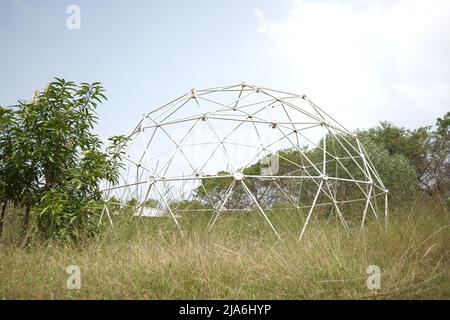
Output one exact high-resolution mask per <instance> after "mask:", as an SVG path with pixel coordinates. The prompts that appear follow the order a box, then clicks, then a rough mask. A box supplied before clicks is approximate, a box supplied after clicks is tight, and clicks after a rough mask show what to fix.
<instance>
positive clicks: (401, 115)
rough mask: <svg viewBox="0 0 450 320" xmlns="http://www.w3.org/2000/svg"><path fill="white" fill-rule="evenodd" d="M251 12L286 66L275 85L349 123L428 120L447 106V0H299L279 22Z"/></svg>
mask: <svg viewBox="0 0 450 320" xmlns="http://www.w3.org/2000/svg"><path fill="white" fill-rule="evenodd" d="M255 14H256V16H257V18H258V20H259V26H258V31H259V32H261V33H262V34H264V35H266V36H267V37H268V38H269V39H271V42H272V44H273V49H272V52H271V54H272V57H273V59H274V61H278V62H279V61H283V62H282V63H283V64H285V65H284V66H285V69H286V70H288V72H287V74H286V75H285V77H283V78H284V79H283V80H281V81H280V85H283V86H285V87H286V86H287V87H288V88H289V89H290V90H296V91H298V92H302V93H303V92H304V93H306V94H307V95H308V96H310V97H311V99H312V100H313V101H316V102H317V103H318V104H320V105H323V106H324V107H325V108H326V109H327V110H329V111H330V112H331V113H332V114H333V115H335V116H336V118H337V119H338V120H342V122H343V123H344V125H346V126H347V127H348V128H350V129H353V128H356V127H367V126H372V125H375V124H376V123H377V122H378V121H380V120H390V121H393V122H395V123H398V124H399V125H402V126H407V127H416V126H418V125H426V124H433V123H434V121H435V119H436V118H437V117H438V116H440V115H442V114H443V113H444V112H446V111H448V110H450V60H449V57H450V1H448V0H431V1H430V0H428V1H426V0H422V1H421V0H399V1H395V2H394V1H389V2H388V1H386V2H380V1H370V0H369V1H368V0H366V1H362V2H358V3H356V2H354V1H352V2H349V1H306V0H297V1H296V3H295V7H294V8H293V10H292V11H291V12H290V13H289V15H288V17H287V18H286V19H285V20H284V21H282V22H278V23H276V22H271V21H268V19H267V18H266V17H265V15H264V13H263V12H262V11H261V10H259V9H258V10H256V11H255ZM274 63H276V62H274Z"/></svg>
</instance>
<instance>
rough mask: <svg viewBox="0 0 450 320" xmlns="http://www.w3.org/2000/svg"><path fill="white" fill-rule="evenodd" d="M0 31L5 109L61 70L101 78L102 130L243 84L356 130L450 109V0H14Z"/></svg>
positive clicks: (413, 123) (421, 119)
mask: <svg viewBox="0 0 450 320" xmlns="http://www.w3.org/2000/svg"><path fill="white" fill-rule="evenodd" d="M71 4H75V5H78V6H79V8H80V10H81V25H80V27H81V28H80V29H79V30H70V29H68V28H67V26H66V20H67V18H68V17H69V14H67V12H66V10H67V7H68V6H69V5H71ZM0 26H1V28H0V39H1V49H0V104H1V105H10V104H14V103H15V102H16V101H17V100H18V99H28V98H30V97H31V95H32V93H33V91H34V90H36V89H39V88H43V87H44V86H45V84H46V83H48V82H49V81H51V79H52V78H53V77H55V76H57V77H64V78H66V79H69V80H74V81H88V82H89V81H101V82H102V83H103V84H104V86H105V88H106V90H107V95H108V97H109V100H108V102H107V103H105V104H104V106H102V107H101V109H100V110H99V113H100V119H99V127H98V128H97V130H98V132H99V133H100V134H101V135H102V136H105V135H112V134H120V133H125V132H126V131H127V130H128V128H129V127H131V126H132V125H133V124H134V123H135V122H136V121H137V120H138V118H139V117H140V116H141V115H142V114H143V113H144V112H147V111H150V110H151V109H153V108H155V107H157V106H158V105H160V104H162V103H164V102H166V101H168V100H170V99H172V98H174V97H176V96H179V95H180V94H182V93H184V92H185V91H187V90H189V89H191V88H193V87H197V88H201V87H210V86H217V85H223V84H231V83H239V82H241V81H246V82H249V83H254V84H258V85H263V86H266V87H273V88H275V89H282V90H290V91H294V92H298V93H301V94H306V95H308V96H309V97H310V98H311V99H312V100H313V101H315V102H316V103H317V104H319V105H320V106H322V107H323V108H324V109H326V110H327V111H329V112H330V113H331V114H332V115H333V116H335V118H337V119H338V120H339V121H340V122H342V123H343V124H344V125H346V126H347V127H348V128H349V129H355V128H357V127H359V128H361V127H369V126H373V125H376V124H377V123H378V122H379V121H381V120H388V121H391V122H394V123H396V124H398V125H400V126H406V127H409V128H414V127H417V126H421V125H428V124H434V122H435V119H436V118H437V117H439V116H441V115H442V114H444V113H445V112H446V111H449V110H450V61H449V57H450V1H448V0H422V1H420V0H399V1H370V0H365V1H325V0H323V1H320V0H317V1H312V0H310V1H306V0H296V1H295V0H281V1H257V0H247V1H238V0H233V1H220V2H219V1H207V0H198V1H193V0H192V1H182V0H179V1H106V0H103V1H76V0H74V1H31V0H30V1H26V0H5V1H2V2H1V3H0Z"/></svg>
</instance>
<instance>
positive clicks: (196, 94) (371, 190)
mask: <svg viewBox="0 0 450 320" xmlns="http://www.w3.org/2000/svg"><path fill="white" fill-rule="evenodd" d="M233 91H235V92H239V96H238V98H237V99H236V100H234V101H232V102H231V103H228V104H227V105H225V104H222V103H220V102H218V101H213V100H210V99H208V98H206V97H204V96H207V95H208V94H209V93H213V92H233ZM243 93H246V94H245V95H243ZM252 94H258V95H259V96H260V97H261V101H260V102H257V103H252V104H249V105H244V106H240V107H238V104H239V102H240V101H241V100H242V99H243V98H245V97H247V96H249V95H252ZM264 95H265V96H266V97H269V98H270V99H269V100H266V99H264ZM277 95H283V96H282V97H280V96H277ZM293 99H302V100H304V101H305V102H307V103H308V104H309V105H310V106H311V107H312V109H313V110H314V111H315V112H316V114H312V113H311V112H308V111H306V110H303V109H301V108H300V107H298V106H296V105H295V104H293V103H292V102H291V101H290V100H293ZM191 100H194V101H195V103H196V105H197V106H198V108H199V112H200V113H199V114H198V115H196V116H192V117H184V118H181V119H176V120H172V121H169V120H167V119H169V118H170V116H171V115H172V114H174V113H175V112H176V111H178V110H179V109H180V108H182V107H183V106H184V105H185V104H186V103H187V102H188V101H191ZM199 100H204V101H208V102H211V103H215V104H217V105H218V106H219V108H218V109H217V110H215V111H212V112H207V113H204V112H203V110H202V109H201V105H200V102H199ZM180 102H182V103H181V105H179V106H178V107H177V108H175V110H173V108H174V107H175V106H177V104H178V103H180ZM276 102H278V103H280V104H281V106H282V107H283V109H284V111H285V113H286V115H287V117H288V119H289V120H291V117H290V116H289V113H288V112H287V110H286V106H287V107H289V108H291V109H294V110H295V111H297V112H300V113H302V114H304V115H306V116H308V117H310V118H311V122H293V121H291V122H275V121H274V120H273V119H269V120H267V119H263V118H259V117H258V116H257V115H256V114H257V113H259V112H260V111H262V110H266V111H267V112H268V114H269V117H271V116H270V110H269V108H268V104H267V103H270V104H269V105H272V104H273V103H276ZM254 105H261V106H262V108H261V109H259V110H258V111H257V112H254V113H253V114H250V113H247V112H245V111H244V110H243V109H244V108H247V107H249V106H254ZM236 110H238V111H240V112H242V113H244V115H247V118H246V119H236V118H234V117H233V116H231V115H221V114H220V112H223V111H236ZM161 111H163V112H162V113H159V114H158V112H161ZM167 112H169V114H168V115H165V114H166V113H167ZM155 114H157V116H156V117H155V118H152V117H151V116H152V115H155ZM161 116H165V117H164V119H163V120H162V121H160V122H157V121H156V120H157V119H158V118H160V117H161ZM324 116H326V117H328V118H329V119H331V121H330V120H327V119H326V118H325V117H324ZM209 119H216V120H225V121H230V122H236V121H237V122H240V123H241V124H242V123H243V122H250V123H253V124H256V123H259V124H261V123H263V124H269V125H272V128H274V129H278V130H279V131H280V132H281V134H282V135H283V136H282V138H281V139H286V140H288V141H289V142H290V143H291V144H292V146H293V148H294V149H296V150H297V151H299V152H300V153H301V155H302V157H304V158H305V160H306V161H307V162H308V163H309V166H305V165H304V164H302V165H300V164H296V165H297V166H298V167H299V170H303V171H304V172H306V174H307V175H246V174H242V173H240V175H239V178H238V179H236V178H235V175H234V174H230V175H218V174H215V175H200V174H195V175H192V176H165V175H164V174H163V175H158V174H157V173H156V172H154V171H153V172H152V170H150V169H148V168H145V167H144V166H143V165H142V163H141V162H142V160H143V158H144V156H147V157H149V155H148V152H147V148H148V147H149V146H150V144H151V141H152V138H153V135H154V133H153V135H152V137H151V138H150V140H149V141H148V142H147V144H146V145H145V144H144V150H143V154H142V157H141V159H140V160H139V161H138V162H136V161H133V160H132V159H130V158H128V157H124V159H125V160H127V161H128V162H129V163H130V165H133V166H136V169H137V170H136V172H138V170H139V168H142V169H143V170H146V171H148V172H151V173H152V175H151V178H150V179H148V180H145V181H138V180H139V174H138V173H137V176H136V180H135V182H128V181H127V180H128V179H124V180H125V184H123V185H119V186H110V187H108V188H104V189H103V190H102V192H103V194H104V197H105V198H104V200H105V206H104V209H103V212H102V215H101V217H100V221H101V220H102V217H103V216H104V214H106V215H107V217H108V220H109V222H110V224H111V225H113V221H112V218H111V214H110V212H109V210H108V207H107V202H108V200H109V199H108V198H111V197H112V196H110V197H108V194H109V193H110V191H112V190H116V189H129V188H131V187H133V186H138V185H141V184H148V189H147V193H146V196H145V198H144V199H143V200H142V201H141V202H140V203H139V204H138V205H137V206H136V208H139V207H141V206H142V205H143V203H145V201H146V200H147V197H148V195H149V193H150V190H151V188H153V187H154V188H155V190H156V192H157V193H158V194H159V195H160V197H161V200H162V202H163V204H164V205H165V206H166V208H167V210H168V211H169V213H170V215H171V217H172V219H173V220H174V222H175V224H176V226H177V228H178V229H179V230H180V232H181V233H182V234H183V231H182V228H181V226H180V224H179V222H178V220H177V218H176V215H175V213H174V212H173V211H172V209H171V208H170V205H169V203H168V201H167V199H166V198H165V196H164V195H163V193H161V191H160V190H159V189H158V188H157V186H156V182H160V181H163V182H170V181H189V180H203V179H223V178H228V179H229V178H235V179H233V182H232V184H231V185H230V187H229V189H228V190H227V192H226V196H225V199H224V201H223V202H222V203H221V205H220V206H219V207H218V208H215V209H214V213H213V216H212V217H211V220H210V223H209V224H208V230H210V229H211V228H212V226H213V225H214V223H215V222H216V220H217V218H218V217H219V215H220V213H221V212H222V211H226V210H228V209H226V208H225V204H226V202H227V200H228V198H229V196H230V195H231V192H232V190H233V188H234V186H235V185H236V183H241V184H242V186H243V187H244V190H245V192H246V193H247V194H248V196H249V197H250V199H251V200H252V202H253V203H254V204H255V205H256V206H257V208H258V211H259V212H260V213H261V215H262V217H263V218H264V219H265V220H266V222H267V224H268V225H269V227H270V228H271V229H272V231H273V232H274V234H275V235H276V236H277V238H278V239H281V237H280V235H279V233H278V232H277V230H276V229H275V227H274V225H273V224H272V223H271V221H270V220H269V218H268V217H267V215H266V213H265V211H264V209H263V208H262V207H261V205H260V204H259V203H258V201H257V199H256V197H255V196H254V195H253V194H252V192H251V190H250V189H249V188H248V187H247V185H246V184H245V182H244V181H245V180H246V179H264V180H271V181H274V182H275V183H276V181H277V180H279V179H299V180H304V179H311V180H312V181H313V182H314V183H315V184H316V185H317V186H318V189H317V192H316V194H315V196H314V200H313V202H312V204H311V206H302V207H300V206H298V205H295V203H294V206H295V207H296V208H309V211H308V214H307V217H306V220H305V222H304V225H303V228H302V230H301V232H300V236H299V239H301V238H302V237H303V235H304V233H305V230H306V228H307V225H308V223H309V221H310V218H311V216H312V213H313V211H314V209H315V208H316V207H319V206H323V205H333V206H334V208H335V209H336V212H337V214H338V216H339V218H340V221H341V223H342V225H343V226H344V228H345V230H346V231H348V226H347V224H346V222H345V219H344V217H343V215H342V213H341V211H340V208H339V204H343V203H350V202H356V201H365V205H364V211H363V213H362V220H361V228H363V227H364V224H365V220H366V217H367V211H368V210H369V208H370V209H371V211H372V212H373V214H374V215H375V217H376V218H378V214H377V209H376V207H377V205H376V198H377V197H378V196H382V195H384V219H385V224H386V225H387V219H388V192H389V191H388V190H387V189H386V187H385V186H384V184H383V182H382V181H381V178H380V176H379V175H378V173H377V171H376V169H375V167H374V166H373V164H372V162H371V161H370V159H369V157H368V156H367V153H366V151H365V149H364V147H363V146H362V144H361V143H360V141H359V139H358V137H357V136H356V135H355V134H354V133H352V132H350V131H348V130H347V129H345V128H344V127H343V126H342V125H341V124H340V123H339V122H337V121H336V120H334V119H333V118H332V117H331V116H330V115H329V114H327V113H326V112H325V111H324V110H322V109H321V108H319V107H318V106H317V105H316V104H314V103H313V102H312V101H311V100H309V98H307V97H306V96H305V95H298V94H293V93H288V92H284V91H279V90H273V89H268V88H264V87H258V86H253V85H249V84H246V83H241V84H236V85H230V86H222V87H213V88H208V89H201V90H196V89H192V90H191V91H190V92H188V93H186V94H184V95H182V96H180V97H178V98H177V99H174V100H172V101H170V102H169V103H167V104H164V105H162V106H161V107H159V108H156V109H154V110H153V111H151V112H148V113H146V114H144V116H143V117H142V119H141V120H140V121H139V122H138V124H137V125H136V126H135V127H134V128H133V130H132V131H131V133H130V134H129V135H128V138H130V139H131V142H130V144H131V143H133V141H134V140H135V139H136V138H137V136H138V133H140V132H143V131H144V130H145V129H150V128H155V131H156V128H162V126H164V125H168V124H176V123H181V122H187V121H194V122H195V123H194V125H193V126H192V127H191V129H190V130H189V131H188V132H187V134H186V135H185V136H184V137H183V138H182V140H181V141H180V142H179V143H177V142H176V141H175V140H174V139H172V137H171V136H170V134H169V133H167V132H166V131H165V130H164V132H165V133H166V135H168V136H169V138H170V139H171V140H172V142H173V143H174V144H175V145H176V147H175V151H174V152H173V153H172V156H171V157H170V159H169V161H168V162H167V163H166V164H164V165H163V166H162V168H166V170H165V172H164V173H166V172H167V170H168V168H169V167H170V163H171V161H172V159H173V158H174V157H175V155H176V154H177V153H178V152H179V151H180V150H181V147H182V146H183V145H184V144H185V142H186V140H187V139H188V137H189V136H190V134H192V132H193V131H194V130H195V128H196V126H197V125H198V124H199V123H200V122H201V121H206V122H207V124H208V125H209V127H210V129H211V132H212V133H213V135H214V136H215V138H216V139H217V142H216V143H217V147H216V149H215V150H214V151H213V154H214V152H216V150H217V148H218V147H220V148H222V151H223V152H224V154H225V156H226V158H227V160H228V164H229V165H230V167H231V168H233V166H232V165H231V161H230V158H229V155H228V153H227V151H226V149H225V148H224V146H223V144H224V143H225V140H226V137H225V139H222V140H221V139H220V138H219V137H218V135H217V133H216V132H215V130H214V128H213V126H212V125H211V123H210V121H209ZM144 120H150V122H152V123H153V124H150V125H146V126H143V123H144ZM296 125H307V127H305V128H298V127H296ZM239 126H240V124H239V125H238V126H237V127H235V128H234V129H233V130H232V131H231V132H230V133H229V134H228V135H227V137H228V136H229V135H231V134H232V133H233V132H235V131H236V130H237V129H238V128H239ZM316 126H322V127H323V128H324V130H323V132H324V136H323V137H324V139H323V142H324V143H323V145H322V146H320V145H317V144H315V143H314V142H313V141H311V140H309V139H308V138H307V137H306V136H304V135H303V134H302V133H301V131H302V130H307V129H309V128H312V127H316ZM254 127H255V130H256V133H257V136H258V138H259V141H260V143H261V144H262V140H261V138H260V136H259V132H258V130H257V129H256V126H254ZM280 127H282V128H284V129H288V130H291V131H292V132H291V133H293V134H295V136H296V139H297V142H298V139H299V136H300V137H302V138H303V139H306V140H308V141H309V142H310V143H311V144H312V145H314V146H315V147H316V148H319V149H322V151H323V162H322V163H321V164H314V163H313V162H312V161H311V160H310V159H309V158H308V157H307V155H306V154H305V153H304V152H303V150H302V149H301V148H300V146H299V145H298V144H295V143H294V142H292V140H291V139H290V138H289V136H290V135H291V134H289V135H286V134H285V132H284V131H283V130H281V129H280ZM336 133H340V135H339V136H338V135H337V134H336ZM327 134H329V135H331V136H332V137H333V138H334V139H335V140H336V141H337V142H338V143H339V145H340V146H341V147H342V148H343V149H344V150H345V152H346V153H347V154H348V157H346V158H345V159H351V160H353V162H354V163H356V165H357V166H358V167H359V168H360V169H361V171H362V172H363V173H364V176H365V178H366V179H367V180H357V179H354V178H353V176H352V175H351V173H350V172H349V171H348V170H347V169H346V168H345V166H344V165H343V164H342V162H341V160H343V159H344V158H338V157H336V156H334V155H333V154H331V153H330V152H329V151H328V150H327V148H326V144H325V138H326V136H327ZM345 135H347V136H350V137H352V138H354V139H355V140H356V144H357V145H356V146H354V145H352V144H351V143H350V142H349V141H348V140H347V139H346V138H345ZM340 138H341V139H342V140H344V143H346V145H347V147H349V148H350V149H353V150H354V151H355V152H357V153H358V155H359V156H354V155H352V153H351V152H350V151H349V150H348V148H347V147H346V146H345V145H344V143H343V142H342V141H341V140H340ZM281 139H280V140H281ZM333 144H334V141H333ZM266 148H267V147H266ZM266 148H265V149H264V150H262V151H266V152H267V149H266ZM171 150H172V149H170V150H169V151H171ZM262 151H260V152H259V153H258V154H257V155H256V156H255V159H253V160H252V161H254V160H256V159H257V157H260V156H261V153H262ZM180 152H182V151H180ZM213 154H212V155H213ZM212 155H211V156H212ZM211 156H210V157H211ZM327 157H328V158H329V159H330V160H327ZM357 158H360V159H362V162H363V167H361V166H360V165H359V163H358V162H357V161H356V159H357ZM185 159H186V161H187V162H188V163H189V165H190V166H191V167H192V168H193V166H192V164H191V163H190V162H189V159H188V158H187V157H185ZM208 160H209V159H208ZM208 160H207V161H208ZM285 160H287V161H290V160H288V159H285ZM252 161H250V163H251V162H252ZM302 161H303V158H302ZM329 161H336V164H337V163H339V164H340V165H341V167H342V168H344V171H346V173H347V174H348V175H349V176H350V177H351V179H347V178H338V177H333V176H328V175H327V172H326V163H327V162H329ZM290 162H291V161H290ZM250 163H247V164H246V165H245V166H244V168H245V167H247V166H248V165H250ZM291 163H292V162H291ZM206 164H207V162H205V164H204V165H203V167H204V166H206ZM294 164H295V163H294ZM319 166H321V168H319ZM307 168H312V169H313V170H314V171H315V173H314V174H310V173H309V172H308V171H307V170H306V169H307ZM336 168H337V167H336ZM233 169H234V168H233ZM241 170H242V171H243V169H241ZM336 170H337V169H336ZM236 172H237V170H236ZM329 180H330V181H332V182H333V181H334V182H337V181H347V182H353V183H355V184H356V185H357V186H358V188H359V189H360V191H361V192H362V194H363V195H364V196H365V197H364V198H360V199H352V200H338V199H337V195H336V191H335V194H333V192H332V190H331V188H330V186H329V184H328V181H329ZM276 185H277V187H278V188H279V189H280V190H281V191H282V192H283V190H282V188H281V187H280V186H279V185H278V183H276ZM324 185H325V186H326V188H325V189H324ZM361 185H363V186H365V187H366V190H364V188H363V186H361ZM300 188H301V187H300ZM376 189H378V190H379V191H380V192H378V193H377V192H376ZM205 191H206V190H205ZM327 191H328V192H327ZM124 192H125V190H124ZM299 192H301V189H300V190H299ZM321 192H322V193H324V194H325V195H326V197H327V198H329V199H330V201H331V202H328V203H322V204H318V203H316V202H317V199H318V197H319V195H320V193H321ZM284 194H285V193H284ZM286 196H287V195H286ZM287 198H288V200H289V201H290V202H291V203H292V200H291V199H289V197H288V196H287ZM373 202H375V207H374V203H373ZM201 210H202V209H200V211H201ZM229 210H233V209H229ZM190 211H195V210H190Z"/></svg>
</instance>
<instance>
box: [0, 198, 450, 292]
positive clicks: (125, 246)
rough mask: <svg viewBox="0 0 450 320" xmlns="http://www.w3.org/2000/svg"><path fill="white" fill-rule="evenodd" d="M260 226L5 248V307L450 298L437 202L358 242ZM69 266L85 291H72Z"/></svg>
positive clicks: (337, 234)
mask: <svg viewBox="0 0 450 320" xmlns="http://www.w3.org/2000/svg"><path fill="white" fill-rule="evenodd" d="M252 219H253V218H252ZM254 219H255V220H249V219H236V217H228V218H227V217H225V218H224V220H222V221H221V222H220V223H219V224H218V225H217V226H216V227H215V228H214V229H213V230H212V231H211V232H210V233H206V232H204V231H203V230H204V228H203V227H204V225H202V222H201V221H200V222H199V223H198V224H197V225H190V226H189V227H188V228H187V231H186V233H185V235H184V236H180V234H179V233H178V232H177V231H176V230H175V229H174V228H173V227H172V225H171V222H170V221H165V220H164V218H159V219H158V218H145V219H142V220H141V219H136V218H134V219H130V217H123V218H122V219H116V224H115V227H114V228H107V229H106V230H105V232H104V233H103V234H102V235H101V236H99V237H98V238H97V239H94V240H90V241H88V242H86V243H83V244H73V245H66V246H64V245H61V244H55V243H39V244H37V243H34V244H31V245H30V246H29V247H28V248H26V249H20V248H18V247H17V246H16V245H13V244H11V243H8V241H4V243H3V244H1V247H0V261H1V263H0V298H2V299H5V298H6V299H29V298H31V299H55V298H58V299H74V298H77V299H78V298H81V299H92V298H93V299H111V298H119V299H337V298H339V299H391V298H393V299H438V298H444V299H449V298H450V214H449V213H448V211H447V209H446V208H445V207H444V206H442V203H439V201H434V200H420V201H418V202H417V203H414V204H411V205H409V206H404V207H403V208H401V207H399V208H394V209H392V210H391V213H390V218H389V223H388V226H387V228H386V227H385V225H384V221H383V219H379V220H375V219H371V220H370V221H369V222H368V223H367V225H366V226H365V227H364V228H363V229H362V230H361V229H360V226H359V224H358V223H356V222H355V223H354V224H353V225H352V226H351V233H350V234H346V233H345V231H344V230H343V228H342V227H341V226H340V225H339V224H338V223H337V222H336V219H335V218H333V217H328V218H323V217H320V218H317V219H315V220H314V221H312V224H311V226H310V227H309V228H308V229H307V233H306V234H305V238H304V239H302V240H301V241H299V240H298V234H299V230H298V226H297V225H296V224H293V223H290V222H289V223H288V222H287V224H289V226H290V228H287V229H286V230H290V231H285V232H284V233H282V238H283V240H282V241H277V240H276V238H275V237H273V236H272V235H271V234H270V230H269V229H268V228H267V226H265V225H264V222H261V220H260V219H259V217H257V216H255V217H254ZM200 220H201V219H200ZM185 228H186V226H185ZM6 238H7V237H6ZM70 265H76V266H78V267H79V270H80V279H81V283H80V289H68V287H67V279H68V278H69V274H68V273H67V268H68V267H69V266H70ZM370 266H377V267H379V270H380V272H381V277H380V283H379V284H380V287H379V289H378V290H373V289H369V288H368V286H367V279H368V277H370V276H373V274H372V273H371V272H374V270H375V271H376V268H377V267H370ZM368 268H369V273H367V272H368ZM374 268H375V269H374ZM371 279H373V278H371ZM369 282H370V281H369ZM371 283H372V285H373V284H374V283H375V282H371ZM372 288H373V286H372Z"/></svg>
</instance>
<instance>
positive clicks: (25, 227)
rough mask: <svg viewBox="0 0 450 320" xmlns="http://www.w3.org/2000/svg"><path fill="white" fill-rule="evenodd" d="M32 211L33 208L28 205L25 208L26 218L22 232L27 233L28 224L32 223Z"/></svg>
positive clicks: (24, 218)
mask: <svg viewBox="0 0 450 320" xmlns="http://www.w3.org/2000/svg"><path fill="white" fill-rule="evenodd" d="M30 211H31V206H30V205H27V206H26V207H25V216H24V217H23V226H22V231H25V230H27V228H28V223H29V222H30Z"/></svg>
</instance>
